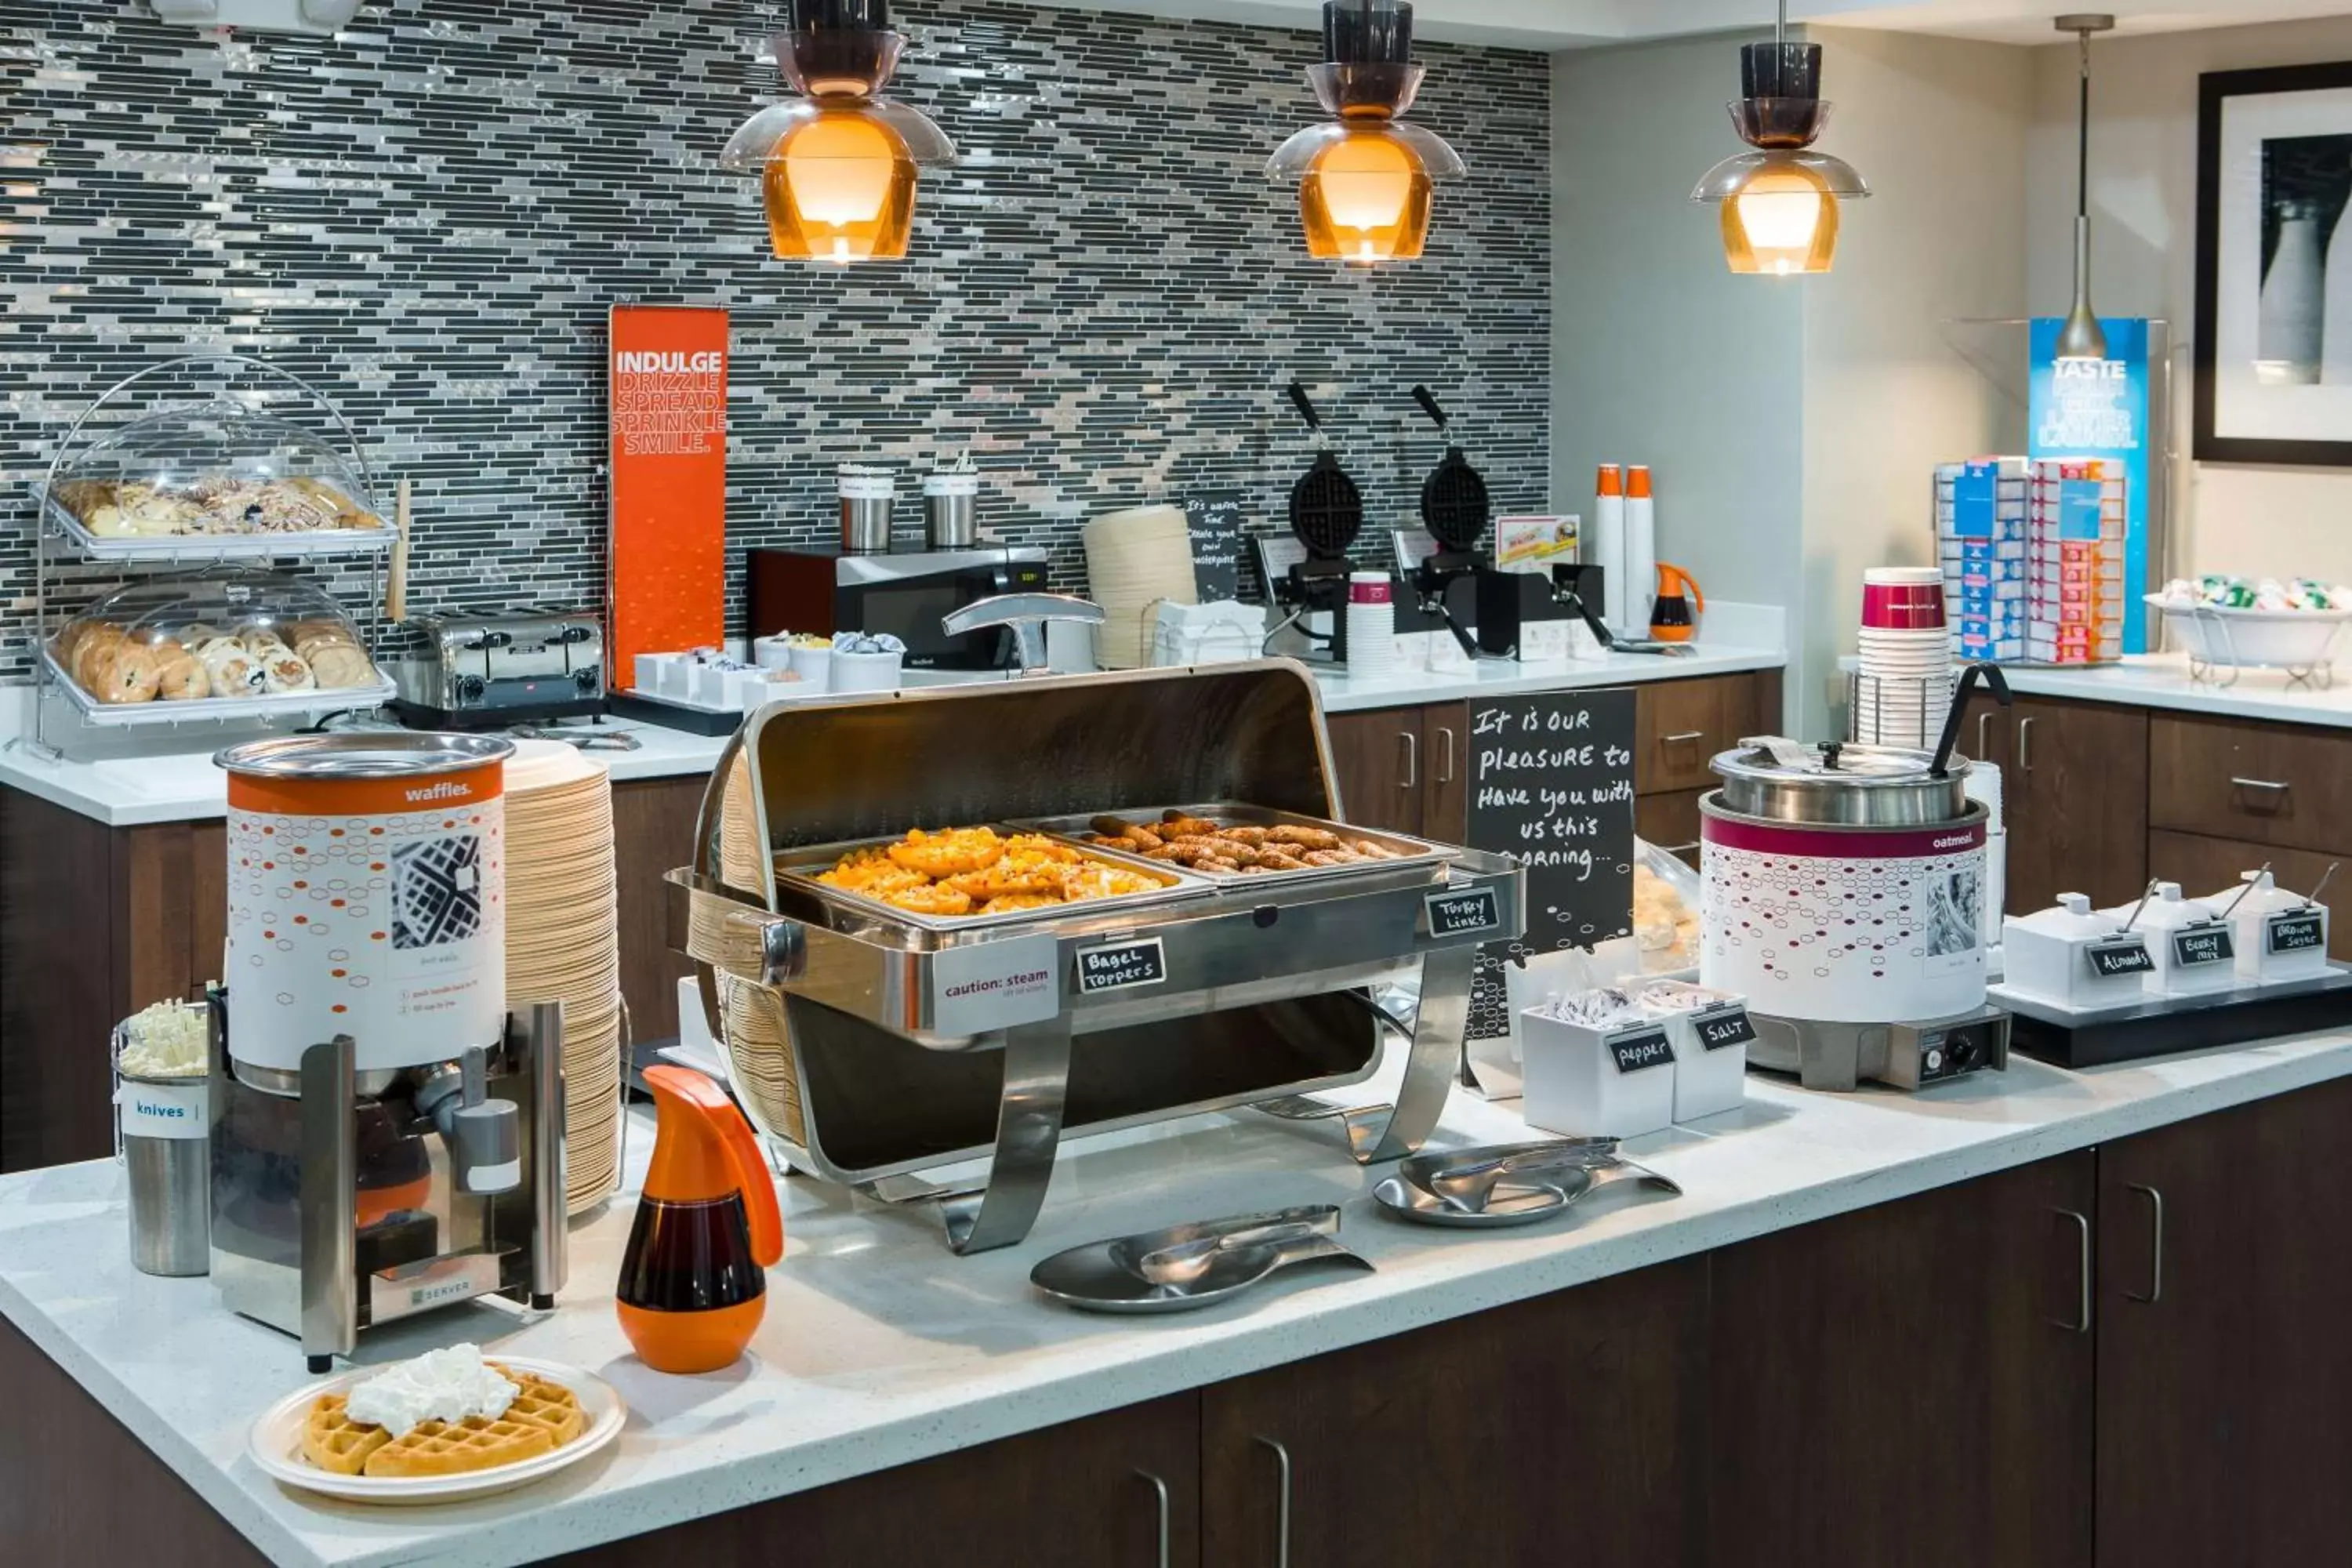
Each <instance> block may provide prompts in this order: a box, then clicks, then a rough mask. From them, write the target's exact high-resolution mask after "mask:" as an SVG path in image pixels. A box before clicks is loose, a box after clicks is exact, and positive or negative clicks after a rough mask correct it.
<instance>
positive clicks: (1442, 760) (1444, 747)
mask: <svg viewBox="0 0 2352 1568" xmlns="http://www.w3.org/2000/svg"><path fill="white" fill-rule="evenodd" d="M1437 765H1438V768H1439V769H1440V772H1439V773H1438V775H1437V782H1438V783H1439V784H1452V783H1453V782H1454V731H1451V730H1449V729H1447V728H1446V727H1445V726H1444V725H1443V724H1440V725H1439V726H1438V727H1437Z"/></svg>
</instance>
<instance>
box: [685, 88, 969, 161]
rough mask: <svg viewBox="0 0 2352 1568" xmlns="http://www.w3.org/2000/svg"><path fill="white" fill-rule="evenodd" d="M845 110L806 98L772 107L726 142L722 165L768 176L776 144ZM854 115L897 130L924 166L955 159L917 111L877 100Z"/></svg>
mask: <svg viewBox="0 0 2352 1568" xmlns="http://www.w3.org/2000/svg"><path fill="white" fill-rule="evenodd" d="M842 107H843V106H842V105H840V104H837V103H836V104H824V103H820V102H818V101H817V100H814V99H807V98H795V99H788V100H785V101H784V102H782V103H773V104H770V105H769V106H768V107H767V108H765V109H763V110H760V112H759V113H757V114H755V115H753V116H751V119H749V120H747V121H744V122H743V124H742V125H741V127H740V128H739V129H738V130H737V131H736V132H735V134H734V135H733V136H731V137H730V138H729V139H728V142H727V146H726V148H725V150H724V151H722V152H721V153H719V166H720V167H721V168H725V169H732V170H734V171H736V172H737V173H738V174H764V173H766V171H767V167H768V160H769V159H770V158H771V157H772V156H773V155H774V153H775V151H776V144H777V143H778V142H782V140H783V139H784V138H785V136H786V135H788V134H789V133H790V132H793V130H794V129H796V128H798V127H799V126H801V125H802V124H804V123H805V122H807V121H812V120H814V119H816V118H817V117H818V116H820V115H822V114H824V113H825V112H827V111H828V110H831V111H833V112H839V110H840V109H841V108H842ZM856 111H857V112H858V113H860V114H863V115H865V116H866V117H867V118H869V119H871V120H873V121H876V122H877V124H881V125H885V126H887V127H888V128H889V129H890V130H891V131H892V132H895V133H896V134H897V135H898V139H899V140H900V141H901V142H905V143H906V144H907V155H908V157H910V158H912V159H913V160H914V161H915V163H916V164H917V166H919V167H920V168H926V169H936V168H942V167H945V166H946V165H948V164H950V163H954V162H955V161H956V150H955V143H954V142H950V141H949V140H948V134H947V132H944V131H942V130H940V128H939V126H938V125H936V124H934V123H933V122H932V121H931V120H930V118H929V116H928V115H926V114H924V113H923V112H922V110H919V109H915V108H913V107H911V106H909V105H908V104H904V103H900V102H898V100H895V99H888V98H877V99H870V100H866V102H864V103H860V104H858V105H857V106H856Z"/></svg>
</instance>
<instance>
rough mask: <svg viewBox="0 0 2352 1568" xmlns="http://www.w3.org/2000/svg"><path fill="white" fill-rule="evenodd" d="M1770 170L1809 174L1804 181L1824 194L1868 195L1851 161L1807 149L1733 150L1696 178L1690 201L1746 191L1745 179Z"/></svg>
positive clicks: (1709, 200)
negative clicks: (1800, 150) (1745, 151)
mask: <svg viewBox="0 0 2352 1568" xmlns="http://www.w3.org/2000/svg"><path fill="white" fill-rule="evenodd" d="M1772 169H1790V170H1801V171H1804V172H1805V173H1806V174H1809V175H1810V176H1811V179H1810V180H1809V181H1808V183H1809V184H1813V186H1814V188H1815V189H1817V190H1819V191H1821V192H1822V194H1824V195H1832V196H1837V197H1839V198H1841V199H1848V198H1856V197H1862V196H1867V195H1870V185H1869V183H1868V182H1867V181H1865V180H1864V178H1863V177H1862V174H1861V172H1860V171H1859V170H1857V169H1855V168H1854V166H1853V164H1851V163H1847V162H1846V161H1845V160H1844V159H1843V158H1837V157H1832V156H1831V155H1830V154H1829V153H1816V152H1813V151H1811V150H1810V149H1809V150H1806V151H1803V152H1789V151H1775V152H1769V153H1734V154H1732V155H1731V156H1730V157H1728V158H1726V159H1725V160H1724V161H1723V162H1722V163H1717V165H1716V166H1715V167H1714V168H1712V169H1709V170H1708V171H1707V172H1706V174H1704V175H1702V176H1701V177H1700V179H1699V182H1698V184H1697V185H1696V186H1695V187H1694V188H1693V189H1692V191H1691V200H1693V201H1695V202H1706V203H1707V204H1709V205H1713V204H1715V203H1718V202H1726V201H1729V200H1730V199H1731V198H1732V197H1734V196H1736V195H1739V193H1740V192H1742V191H1744V190H1746V189H1747V188H1748V182H1750V181H1751V180H1754V179H1755V178H1756V177H1757V176H1758V175H1759V174H1763V173H1765V172H1767V171H1768V170H1772Z"/></svg>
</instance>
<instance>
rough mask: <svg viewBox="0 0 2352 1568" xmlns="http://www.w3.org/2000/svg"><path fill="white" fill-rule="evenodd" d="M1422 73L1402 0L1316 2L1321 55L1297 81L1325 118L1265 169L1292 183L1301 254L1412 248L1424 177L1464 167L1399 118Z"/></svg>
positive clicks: (1422, 209) (1406, 255) (1384, 257)
mask: <svg viewBox="0 0 2352 1568" xmlns="http://www.w3.org/2000/svg"><path fill="white" fill-rule="evenodd" d="M1426 70H1427V68H1426V67H1423V66H1418V65H1415V64H1414V63H1413V61H1412V5H1409V4H1406V3H1405V0H1324V5H1323V60H1322V63H1321V64H1319V65H1312V66H1309V67H1307V81H1308V83H1309V84H1310V85H1311V86H1312V87H1313V88H1314V89H1315V96H1316V99H1317V100H1318V101H1320V102H1321V104H1322V105H1323V107H1324V108H1325V109H1326V110H1328V111H1329V112H1330V113H1331V114H1332V115H1333V116H1335V118H1334V119H1332V120H1329V121H1325V122H1324V123H1323V124H1320V125H1310V126H1308V127H1307V129H1306V130H1304V131H1301V132H1298V134H1297V135H1296V136H1293V137H1292V138H1290V140H1288V141H1287V142H1284V143H1283V144H1282V145H1281V147H1279V148H1278V149H1276V152H1275V154H1274V156H1273V158H1271V159H1270V160H1268V161H1267V163H1266V166H1265V172H1266V173H1267V174H1269V175H1271V176H1273V177H1274V178H1276V179H1278V180H1297V182H1298V216H1299V222H1300V225H1301V226H1302V227H1303V228H1304V229H1305V230H1306V235H1307V254H1308V255H1309V256H1314V257H1320V258H1325V259H1327V260H1336V261H1349V262H1379V261H1409V260H1411V259H1412V258H1414V257H1417V256H1419V255H1420V254H1421V252H1422V247H1423V245H1424V244H1425V243H1426V242H1427V240H1428V238H1429V213H1430V197H1431V186H1432V184H1433V182H1435V181H1438V180H1450V179H1454V178H1456V177H1457V176H1459V175H1460V174H1462V173H1463V172H1464V171H1463V167H1462V160H1461V158H1460V156H1459V155H1457V154H1456V153H1454V149H1453V148H1451V147H1449V146H1447V145H1446V144H1445V141H1444V138H1443V137H1441V136H1439V135H1437V134H1436V133H1435V132H1432V131H1428V130H1424V129H1423V127H1421V126H1418V125H1408V124H1406V123H1405V122H1404V121H1402V119H1400V118H1399V116H1401V115H1402V114H1403V113H1404V112H1405V110H1408V109H1411V108H1412V100H1413V96H1414V94H1415V93H1417V92H1419V91H1420V90H1421V79H1422V77H1423V74H1424V73H1425V71H1426Z"/></svg>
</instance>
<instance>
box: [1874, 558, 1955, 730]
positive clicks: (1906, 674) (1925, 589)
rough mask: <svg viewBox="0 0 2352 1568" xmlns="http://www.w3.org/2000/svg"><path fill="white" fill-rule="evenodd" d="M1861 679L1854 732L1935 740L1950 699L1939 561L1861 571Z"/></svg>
mask: <svg viewBox="0 0 2352 1568" xmlns="http://www.w3.org/2000/svg"><path fill="white" fill-rule="evenodd" d="M1858 637H1859V640H1860V643H1861V648H1862V661H1861V677H1862V678H1861V679H1860V681H1859V682H1857V684H1856V689H1855V693H1854V711H1853V738H1854V739H1855V740H1857V741H1864V742H1873V743H1875V744H1879V745H1887V746H1932V745H1933V744H1935V742H1936V737H1937V732H1938V731H1940V730H1941V729H1942V728H1943V723H1944V714H1945V710H1947V709H1948V708H1949V707H1950V705H1951V700H1952V644H1951V637H1950V633H1949V632H1948V630H1947V629H1946V627H1945V624H1944V574H1943V571H1942V569H1941V568H1940V567H1936V566H1874V567H1872V568H1871V569H1870V570H1868V571H1867V572H1865V573H1864V574H1863V580H1862V629H1861V631H1860V633H1859V634H1858Z"/></svg>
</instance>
